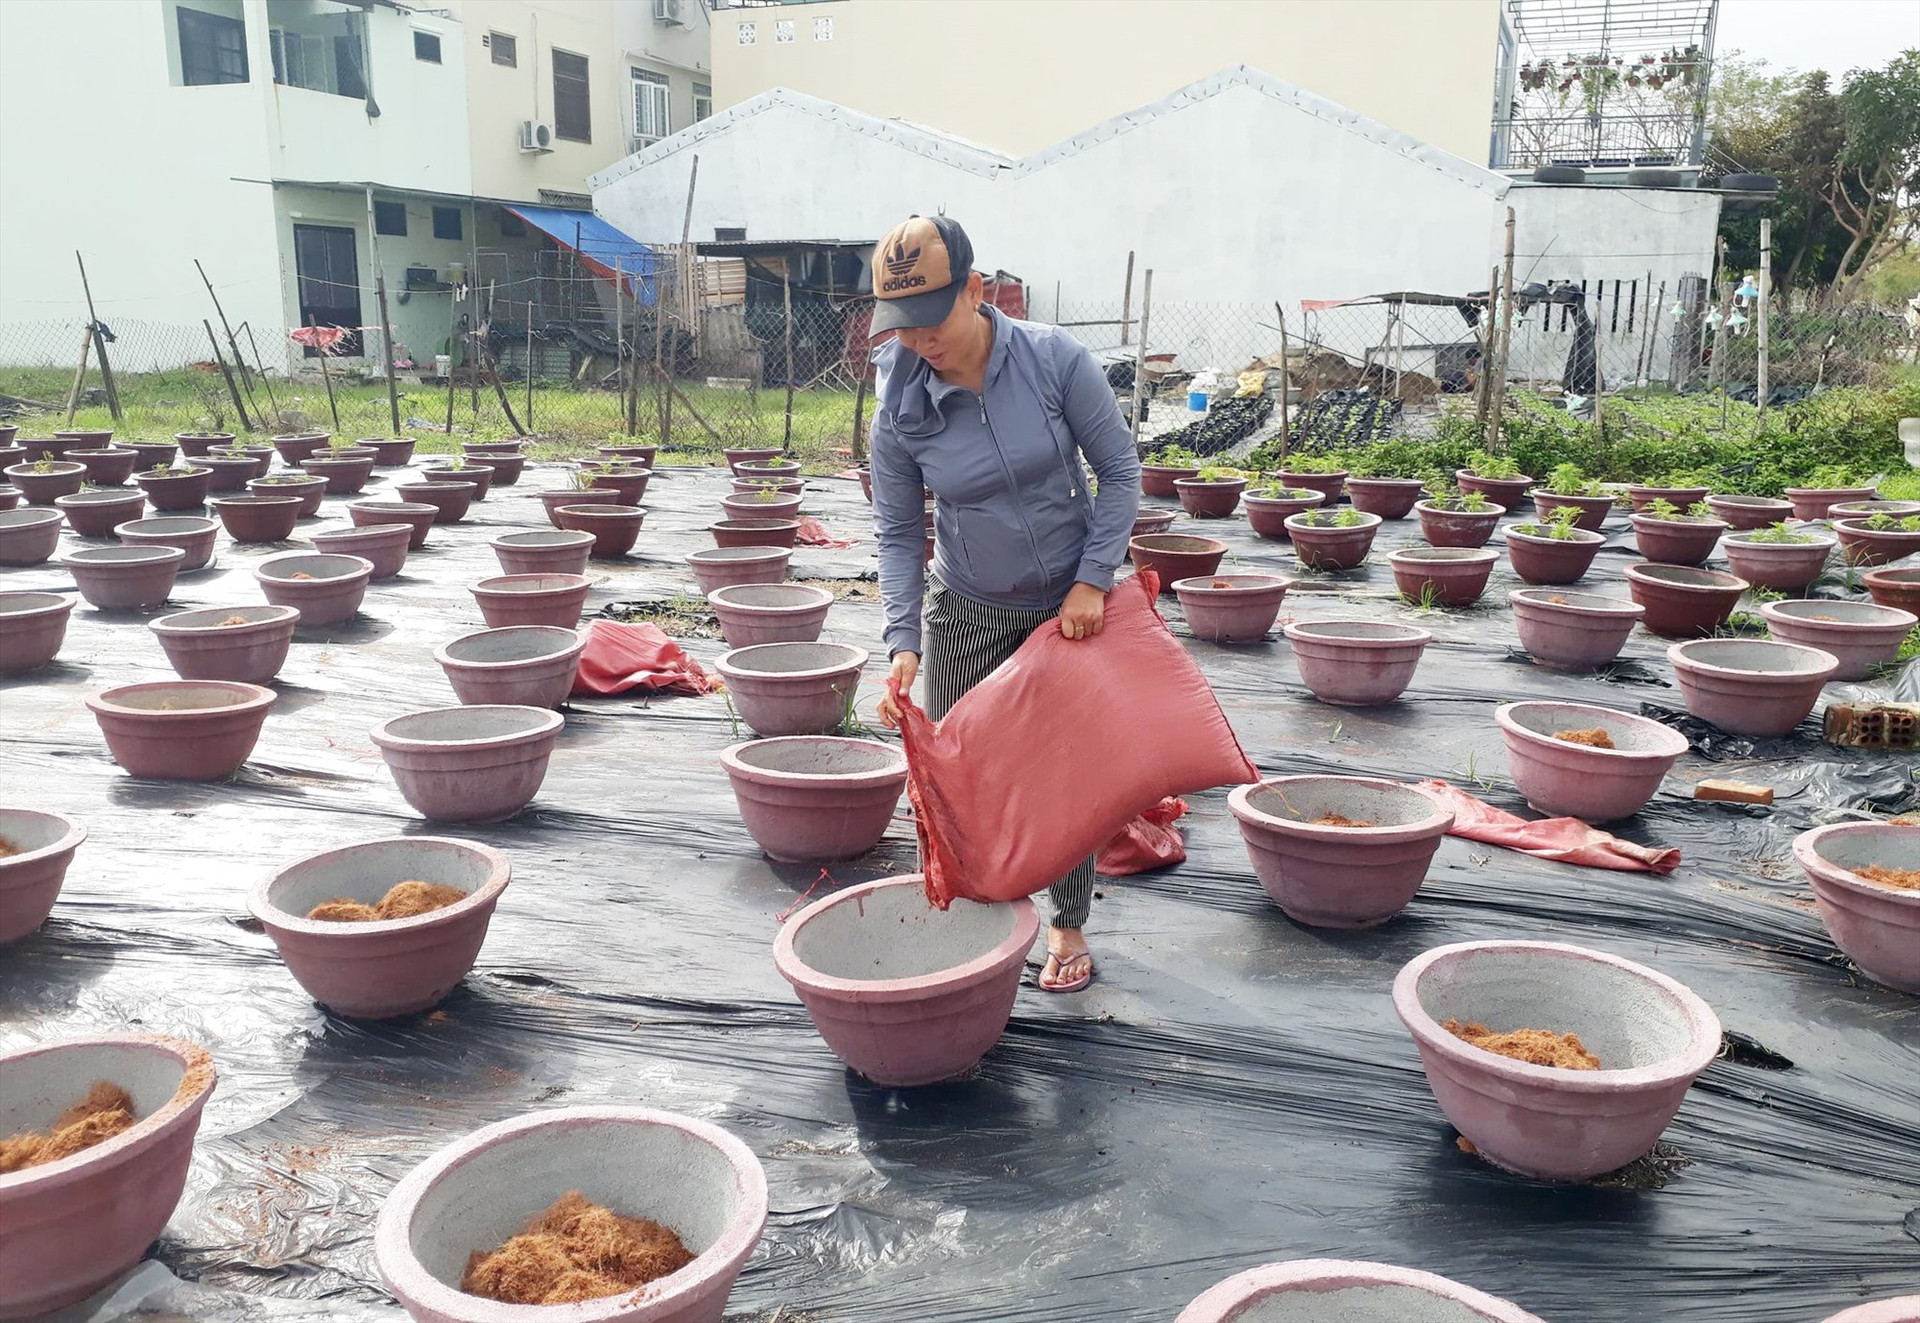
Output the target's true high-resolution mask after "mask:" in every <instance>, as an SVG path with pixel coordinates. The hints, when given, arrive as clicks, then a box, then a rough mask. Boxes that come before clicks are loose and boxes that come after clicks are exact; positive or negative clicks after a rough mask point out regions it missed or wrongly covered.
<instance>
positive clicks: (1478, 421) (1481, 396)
mask: <svg viewBox="0 0 1920 1323" xmlns="http://www.w3.org/2000/svg"><path fill="white" fill-rule="evenodd" d="M1499 307H1500V268H1499V267H1498V266H1496V267H1494V268H1493V272H1492V274H1491V275H1489V276H1488V277H1487V307H1486V314H1485V315H1484V316H1483V317H1481V318H1480V325H1479V326H1478V327H1477V328H1476V331H1477V338H1478V339H1479V341H1480V383H1479V389H1478V390H1476V391H1474V396H1475V397H1476V398H1475V399H1474V402H1473V409H1474V424H1475V430H1476V431H1478V432H1479V433H1480V436H1481V438H1482V439H1483V441H1484V439H1485V437H1486V435H1487V402H1488V399H1489V397H1490V396H1491V395H1492V393H1493V348H1494V344H1493V342H1494V339H1495V335H1496V332H1497V330H1498V326H1497V323H1496V321H1495V317H1494V314H1495V312H1496V310H1497V309H1498V308H1499ZM1436 499H1437V494H1436Z"/></svg>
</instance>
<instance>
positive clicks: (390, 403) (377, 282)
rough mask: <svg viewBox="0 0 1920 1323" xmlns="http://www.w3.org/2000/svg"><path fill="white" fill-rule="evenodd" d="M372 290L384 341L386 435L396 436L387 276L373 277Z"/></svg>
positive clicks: (397, 423) (397, 409) (397, 413)
mask: <svg viewBox="0 0 1920 1323" xmlns="http://www.w3.org/2000/svg"><path fill="white" fill-rule="evenodd" d="M373 290H374V293H375V294H376V295H377V296H378V297H379V299H380V338H381V339H382V340H383V341H384V342H385V343H384V344H383V345H382V346H381V351H380V352H381V353H383V354H385V355H386V359H387V361H386V365H385V366H386V370H387V374H386V375H387V412H388V413H389V414H390V415H392V418H393V430H392V431H391V432H388V433H387V435H388V436H394V437H397V436H399V435H400V392H399V391H398V389H396V387H395V386H394V381H393V319H392V318H391V317H389V316H387V278H386V276H385V275H384V274H382V275H378V276H375V277H374V278H373ZM334 426H336V427H338V426H339V424H338V423H335V424H334Z"/></svg>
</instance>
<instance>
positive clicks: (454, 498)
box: [393, 482, 480, 524]
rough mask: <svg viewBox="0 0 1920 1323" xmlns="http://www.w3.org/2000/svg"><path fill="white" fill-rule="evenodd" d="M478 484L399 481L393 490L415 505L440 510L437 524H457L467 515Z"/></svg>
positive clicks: (436, 519)
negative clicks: (428, 506) (429, 506)
mask: <svg viewBox="0 0 1920 1323" xmlns="http://www.w3.org/2000/svg"><path fill="white" fill-rule="evenodd" d="M479 490H480V488H479V486H478V484H476V483H471V482H397V483H395V484H394V485H393V491H394V494H395V495H396V496H398V497H399V498H400V499H401V500H403V501H406V502H408V503H409V504H415V505H431V506H432V507H433V508H434V509H435V510H437V511H439V513H438V514H436V515H435V516H434V517H433V522H434V523H436V524H457V523H459V522H460V521H461V520H462V519H465V518H466V517H467V508H468V507H469V506H471V505H472V504H473V498H474V496H475V494H476V493H477V492H478V491H479Z"/></svg>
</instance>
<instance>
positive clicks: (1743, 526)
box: [1707, 496, 1793, 533]
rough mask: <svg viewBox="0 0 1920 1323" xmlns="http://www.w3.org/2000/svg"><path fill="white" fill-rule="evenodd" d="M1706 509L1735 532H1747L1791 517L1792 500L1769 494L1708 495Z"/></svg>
mask: <svg viewBox="0 0 1920 1323" xmlns="http://www.w3.org/2000/svg"><path fill="white" fill-rule="evenodd" d="M1707 509H1709V510H1711V511H1713V513H1714V516H1715V517H1716V518H1718V519H1724V520H1725V521H1726V524H1727V527H1728V528H1731V529H1732V530H1733V531H1734V532H1736V533H1749V532H1752V531H1753V530H1755V529H1760V528H1766V527H1768V526H1769V525H1772V524H1778V523H1782V522H1784V521H1786V520H1788V519H1790V518H1792V517H1793V502H1792V501H1776V500H1774V499H1773V498H1772V497H1769V496H1709V497H1707Z"/></svg>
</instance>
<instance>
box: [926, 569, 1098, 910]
mask: <svg viewBox="0 0 1920 1323" xmlns="http://www.w3.org/2000/svg"><path fill="white" fill-rule="evenodd" d="M1058 614H1059V612H1058V611H1017V610H1013V609H1010V608H1008V607H1000V606H987V605H985V604H983V603H980V602H976V601H974V600H973V599H971V598H968V597H962V596H961V595H960V594H959V593H956V592H954V591H953V590H952V589H950V588H948V587H947V586H946V585H945V584H943V583H941V582H940V580H938V579H936V578H934V577H932V576H931V575H929V576H928V578H927V602H926V610H925V611H924V613H923V616H922V623H921V637H922V641H921V647H922V648H923V649H924V655H922V657H921V658H920V674H921V675H922V676H924V677H925V678H926V685H927V688H926V696H927V705H926V707H927V715H928V716H929V717H932V718H933V719H934V720H935V721H938V720H939V719H940V718H942V717H944V716H946V715H947V712H948V711H949V710H950V709H951V708H952V707H953V705H954V704H955V703H957V702H959V701H960V698H961V695H963V694H965V693H966V692H967V691H968V690H969V689H972V688H973V687H974V686H975V685H977V684H979V683H980V682H981V681H982V680H984V679H986V678H987V676H988V675H990V674H991V673H992V672H993V670H994V668H995V667H997V666H999V665H1000V663H1001V662H1003V661H1005V660H1006V659H1007V658H1009V657H1011V656H1013V654H1014V653H1015V652H1017V651H1019V648H1020V645H1021V644H1022V643H1025V642H1026V641H1027V635H1029V634H1031V633H1033V631H1034V630H1036V629H1038V628H1039V627H1040V626H1041V625H1043V624H1045V623H1046V622H1047V621H1049V620H1051V619H1053V618H1054V617H1055V616H1056V615H1058ZM1093 863H1094V856H1092V855H1088V856H1087V857H1086V858H1085V859H1083V860H1081V861H1080V863H1079V864H1077V865H1075V866H1074V870H1073V871H1072V872H1071V873H1068V874H1067V875H1066V876H1065V877H1063V878H1061V879H1060V880H1059V881H1058V882H1055V883H1054V884H1053V885H1052V886H1051V887H1049V888H1048V889H1047V899H1048V900H1049V901H1051V902H1052V904H1053V926H1054V927H1056V928H1084V927H1085V926H1086V923H1087V914H1088V912H1089V911H1090V910H1091V909H1092V908H1093Z"/></svg>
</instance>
